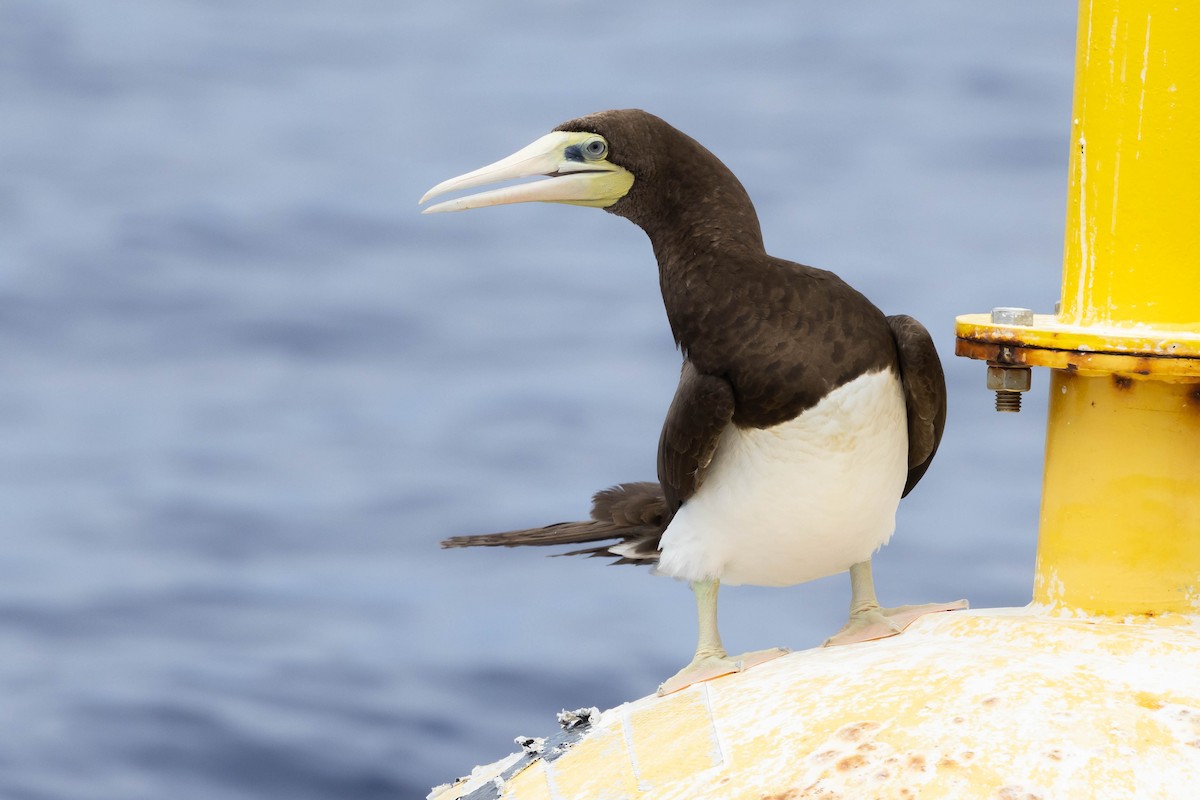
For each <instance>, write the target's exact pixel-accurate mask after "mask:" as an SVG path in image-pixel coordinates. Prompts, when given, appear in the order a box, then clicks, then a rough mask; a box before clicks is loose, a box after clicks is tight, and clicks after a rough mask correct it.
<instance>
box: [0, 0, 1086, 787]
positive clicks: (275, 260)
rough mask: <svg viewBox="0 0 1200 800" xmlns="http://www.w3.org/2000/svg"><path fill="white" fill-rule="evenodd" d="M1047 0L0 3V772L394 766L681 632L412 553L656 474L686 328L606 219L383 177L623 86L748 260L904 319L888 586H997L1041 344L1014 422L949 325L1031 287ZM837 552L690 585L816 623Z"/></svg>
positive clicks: (1028, 449)
mask: <svg viewBox="0 0 1200 800" xmlns="http://www.w3.org/2000/svg"><path fill="white" fill-rule="evenodd" d="M1074 21H1075V7H1074V5H1073V4H1069V3H1039V2H1032V1H1031V0H1026V2H1018V3H1009V4H990V5H988V4H979V3H955V2H944V1H943V2H932V1H931V0H925V1H920V0H918V1H917V2H912V3H903V4H894V3H867V4H862V3H854V4H830V3H814V2H796V0H786V1H785V0H768V1H767V2H762V3H755V4H732V3H714V2H688V3H684V2H671V1H664V2H659V3H643V2H633V0H610V2H607V3H604V4H597V3H564V2H549V1H548V0H543V1H542V2H536V1H532V0H531V1H529V2H512V3H493V2H485V0H471V1H470V2H443V3H415V2H410V3H396V2H385V1H384V0H346V1H345V2H339V3H320V2H296V1H295V0H292V1H291V2H284V0H239V1H238V2H222V1H220V0H207V2H202V1H201V0H190V1H189V0H162V1H161V2H153V3H151V2H145V1H144V0H108V1H107V2H104V3H99V2H88V1H87V0H74V1H73V2H72V1H70V0H3V1H2V2H0V375H2V380H0V476H2V477H0V526H2V528H3V530H2V538H0V800H50V799H53V800H76V799H77V798H78V799H79V800H85V799H86V800H98V799H101V798H112V799H113V800H143V799H145V800H149V799H151V798H155V799H157V798H163V797H171V798H176V799H177V800H191V799H192V798H196V799H197V800H199V799H201V798H203V799H204V800H217V799H224V798H230V799H236V800H241V799H242V798H264V797H288V798H297V799H303V798H314V799H315V798H323V799H324V798H330V799H332V798H339V799H341V800H350V799H353V800H367V799H370V800H374V799H375V798H413V797H423V796H424V794H425V792H426V791H427V790H428V788H429V787H430V786H431V785H433V784H436V783H441V782H444V781H447V780H451V779H453V778H454V777H455V776H456V775H459V774H462V773H464V772H466V771H469V769H470V768H471V767H472V766H473V765H475V764H476V763H480V762H484V761H490V760H494V759H495V758H498V757H500V756H502V755H504V754H506V753H508V752H510V751H511V750H512V749H513V748H514V745H513V744H512V738H513V737H514V736H516V735H518V734H531V735H541V734H544V733H545V732H546V731H547V730H550V729H552V728H553V727H554V712H556V711H558V710H559V709H562V708H576V707H580V706H591V705H596V706H600V707H602V708H603V707H608V706H612V705H615V704H618V703H620V702H623V701H625V700H629V699H633V698H636V697H639V696H641V695H644V694H646V693H648V692H649V691H652V690H653V688H654V687H655V685H656V684H657V682H658V681H660V680H661V679H662V678H663V677H665V676H666V675H669V674H670V673H671V672H673V671H674V670H675V669H676V668H678V666H680V664H681V663H682V662H683V661H685V660H686V659H687V658H688V657H689V656H690V651H691V648H692V646H693V644H694V638H693V637H694V612H693V608H692V599H691V596H690V593H689V592H688V591H687V588H686V586H683V585H680V584H678V583H675V582H673V581H670V580H666V579H661V578H651V577H649V576H648V575H647V574H646V573H645V571H643V570H638V569H634V568H609V567H606V566H603V565H602V564H601V563H600V562H597V561H588V560H573V559H552V558H549V559H548V558H543V557H542V553H541V552H529V551H525V552H522V551H507V550H505V551H499V552H498V551H487V552H470V551H453V552H443V551H440V550H439V549H438V547H437V542H438V540H439V539H440V538H442V537H445V536H448V535H453V534H461V533H473V532H487V531H492V530H500V529H507V528H515V527H523V526H529V525H537V524H545V523H548V522H553V521H557V520H561V519H569V518H577V517H579V516H581V515H583V514H585V513H586V510H587V507H588V500H589V497H590V495H591V493H592V492H594V491H595V490H597V489H600V488H603V487H605V486H608V485H611V484H613V483H616V482H619V481H623V480H636V479H648V478H652V477H653V475H654V448H655V444H656V441H657V436H658V428H659V425H660V424H661V421H662V418H663V415H664V413H665V410H666V408H667V405H668V403H669V402H670V398H671V393H672V391H673V388H674V381H675V376H676V375H677V365H678V354H677V353H676V352H675V351H674V349H673V347H672V342H671V338H670V333H669V331H668V329H667V326H666V321H665V318H664V315H663V312H662V308H661V301H660V299H659V297H658V295H657V276H656V273H655V265H654V261H653V257H652V254H651V252H650V247H649V244H648V242H647V241H646V239H645V237H644V235H643V234H642V233H641V231H639V230H638V229H636V228H635V227H634V226H632V225H629V224H628V223H627V222H625V221H624V220H620V219H618V218H616V217H613V216H611V215H608V214H604V213H600V212H597V211H594V210H589V209H579V208H571V207H565V206H536V205H523V206H511V207H504V208H494V209H483V210H480V211H475V212H470V213H467V214H448V215H437V216H429V217H423V216H421V215H420V214H419V213H418V208H417V199H418V198H419V197H420V196H421V194H422V193H423V192H424V191H425V190H426V189H427V188H429V187H430V186H432V185H433V184H435V183H437V182H438V181H441V180H442V179H444V178H447V177H450V176H452V175H456V174H459V173H461V172H465V171H467V170H469V169H473V168H475V167H477V166H480V165H482V164H484V163H488V162H490V161H492V160H494V159H496V158H499V157H501V156H504V155H507V154H508V153H510V152H512V151H513V150H515V149H517V148H518V147H520V146H522V145H524V144H526V143H527V142H529V141H532V140H533V139H534V138H536V137H538V136H540V135H541V134H543V133H545V132H546V131H548V130H549V129H550V128H551V127H553V126H554V125H555V124H557V123H558V122H560V121H562V120H564V119H567V118H571V117H575V116H578V115H580V114H583V113H587V112H590V111H595V110H600V109H603V108H610V107H628V106H638V107H642V108H646V109H648V110H650V111H653V112H654V113H657V114H659V115H660V116H663V117H664V118H666V119H667V120H669V121H671V122H672V123H673V124H675V125H677V126H678V127H680V128H682V129H684V130H686V131H688V132H689V133H690V134H692V135H693V136H694V137H696V138H697V139H699V140H700V141H702V142H704V143H705V144H706V145H707V146H708V147H709V148H710V149H712V150H713V151H714V152H716V153H717V154H718V155H719V156H721V157H722V158H723V159H724V160H725V161H726V163H728V164H729V165H730V166H731V167H732V168H733V170H734V171H735V172H736V173H737V174H738V175H739V176H740V177H741V179H742V180H743V182H744V183H745V185H746V186H747V188H748V190H749V191H750V194H751V196H752V197H753V198H754V199H755V201H756V204H757V206H758V208H759V211H760V215H761V217H762V223H763V229H764V232H765V236H766V240H767V244H768V248H769V249H770V250H771V251H772V252H773V253H775V254H777V255H780V256H784V257H788V258H791V259H794V260H799V261H804V262H806V263H810V264H814V265H817V266H821V267H825V268H828V269H833V270H835V271H837V272H839V273H840V274H841V275H843V276H844V277H846V278H847V279H848V280H849V281H850V282H851V283H853V284H854V285H856V286H857V287H859V288H860V289H861V290H863V291H864V292H865V293H866V294H867V295H868V296H870V297H872V298H873V299H874V300H875V301H876V302H877V303H878V304H879V305H880V306H881V307H883V308H884V309H885V310H886V311H888V312H889V313H896V312H901V311H903V312H906V313H911V314H913V315H915V316H917V317H918V318H920V319H922V320H923V321H924V322H925V323H926V324H927V325H928V326H929V327H930V329H931V330H932V331H933V332H934V334H935V337H936V339H937V343H938V346H939V348H940V349H941V351H942V354H943V357H944V359H945V361H946V367H947V375H948V380H949V385H950V393H951V397H950V403H951V407H950V421H949V424H948V427H947V431H946V437H945V440H944V442H943V445H942V449H941V451H940V452H939V454H938V456H937V459H936V461H935V462H934V465H933V467H932V469H931V470H930V472H929V474H928V475H927V476H926V478H925V479H924V481H923V482H922V484H921V486H920V487H919V488H918V489H917V491H915V492H914V493H913V495H912V496H911V497H910V498H909V499H908V500H906V501H905V503H904V504H903V505H902V508H901V512H900V517H899V527H898V531H897V534H896V537H895V539H894V540H893V543H892V544H890V545H889V546H888V547H887V548H885V549H884V550H883V551H882V552H881V554H880V555H879V556H878V558H877V561H876V570H875V571H876V576H877V581H878V585H879V590H880V595H881V599H882V600H883V601H884V602H888V603H900V602H912V601H925V600H934V599H942V600H945V599H953V598H957V597H960V596H966V597H968V598H969V599H970V600H971V601H972V603H973V604H975V605H977V606H993V605H1020V604H1023V603H1025V602H1027V601H1028V599H1029V594H1030V586H1031V580H1032V564H1033V550H1034V544H1035V537H1036V521H1037V502H1038V489H1039V480H1040V465H1041V447H1042V436H1043V430H1044V417H1045V399H1044V397H1045V376H1044V375H1036V376H1035V388H1034V392H1032V393H1031V395H1030V396H1029V397H1027V398H1026V407H1027V409H1028V410H1027V411H1025V412H1023V413H1022V414H1020V415H1016V416H1013V415H1005V416H1000V415H997V414H995V413H994V412H992V411H991V410H990V409H991V402H992V401H991V397H990V395H989V394H988V393H987V392H986V391H985V390H984V370H983V367H982V365H980V364H978V363H975V362H965V361H962V360H960V359H955V358H953V356H952V352H953V319H954V316H955V315H956V314H960V313H966V312H974V311H984V310H987V309H989V308H991V307H992V306H996V305H1026V306H1031V307H1034V308H1036V309H1037V310H1039V311H1048V310H1049V309H1050V308H1052V306H1053V303H1054V301H1055V299H1056V298H1057V291H1058V281H1059V274H1060V263H1061V262H1060V259H1061V245H1062V227H1063V214H1064V197H1065V187H1066V161H1067V156H1068V142H1067V136H1068V133H1069V122H1070V118H1069V117H1070V92H1071V69H1072V64H1073V43H1074ZM848 599H849V587H848V581H847V580H846V579H845V577H844V576H835V577H832V578H828V579H824V580H821V581H817V582H815V583H813V584H809V585H805V586H799V587H794V588H790V589H755V588H732V589H729V590H727V591H725V592H723V593H722V630H723V633H724V635H725V639H726V641H727V643H728V645H729V646H730V648H731V649H749V648H761V647H766V646H770V645H786V646H789V647H793V648H803V647H809V646H813V645H815V644H818V643H819V642H820V641H821V640H822V639H823V638H824V637H825V636H827V635H828V634H829V633H830V632H831V631H833V630H836V628H837V627H838V626H839V625H840V624H841V622H842V621H843V616H844V613H845V605H846V603H847V602H848Z"/></svg>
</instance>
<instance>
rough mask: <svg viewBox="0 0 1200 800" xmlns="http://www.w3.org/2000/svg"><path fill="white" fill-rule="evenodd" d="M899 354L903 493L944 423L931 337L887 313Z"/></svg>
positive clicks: (942, 384) (942, 387)
mask: <svg viewBox="0 0 1200 800" xmlns="http://www.w3.org/2000/svg"><path fill="white" fill-rule="evenodd" d="M887 321H888V327H890V328H891V329H892V336H893V337H894V338H895V339H896V350H897V352H898V353H899V355H900V379H901V381H902V382H903V384H904V400H905V402H906V403H907V404H908V480H907V482H906V483H905V484H904V494H905V495H907V494H908V493H909V492H911V491H912V489H913V487H914V486H916V485H917V482H918V481H919V480H921V476H922V475H924V474H925V470H927V469H929V463H930V462H931V461H933V455H934V453H936V452H937V449H938V443H940V442H941V441H942V429H943V428H945V427H946V377H945V375H943V374H942V362H941V359H939V358H938V354H937V349H936V348H935V347H934V346H933V338H932V337H930V335H929V331H927V330H925V326H924V325H922V324H921V323H919V322H917V321H916V320H915V319H913V318H912V317H909V316H905V315H903V314H901V315H898V316H894V317H888V318H887Z"/></svg>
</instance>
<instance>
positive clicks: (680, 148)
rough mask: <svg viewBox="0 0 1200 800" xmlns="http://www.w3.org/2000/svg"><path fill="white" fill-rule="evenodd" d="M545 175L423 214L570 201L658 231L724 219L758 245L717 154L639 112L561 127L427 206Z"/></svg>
mask: <svg viewBox="0 0 1200 800" xmlns="http://www.w3.org/2000/svg"><path fill="white" fill-rule="evenodd" d="M539 176H540V177H542V180H534V181H530V182H525V183H515V184H511V185H508V186H502V187H500V188H497V189H491V190H489V191H485V192H480V193H478V194H472V195H467V196H465V197H459V198H456V199H453V200H445V201H443V202H441V203H437V204H435V205H432V206H429V207H427V208H426V209H425V211H424V213H426V214H430V213H436V212H440V211H463V210H466V209H469V208H481V207H483V206H495V205H504V204H507V203H528V202H534V201H537V202H543V203H568V204H571V205H579V206H592V207H595V208H603V209H606V210H608V211H611V212H612V213H614V214H618V215H620V216H623V217H626V218H627V219H630V220H631V221H633V222H635V223H637V224H638V225H640V226H641V227H643V228H645V229H646V231H647V232H648V233H650V234H651V237H652V238H653V237H654V229H655V228H660V227H662V226H664V225H669V224H670V225H673V224H677V223H678V222H679V221H680V220H682V219H687V218H691V219H693V220H696V219H701V218H705V219H707V218H709V217H711V216H713V215H717V214H720V215H724V220H725V221H726V222H728V223H734V227H740V228H743V229H744V230H746V231H747V232H751V235H752V237H753V238H755V239H757V240H758V241H761V235H760V234H759V232H758V220H757V217H756V216H755V215H754V210H753V205H752V204H751V203H750V198H749V197H748V196H747V195H746V193H745V190H744V189H743V188H742V185H741V183H739V182H738V180H737V178H736V177H734V175H733V173H732V172H730V171H729V169H728V168H727V167H726V166H725V165H724V164H722V163H721V161H720V160H719V159H717V157H716V156H714V155H713V154H712V153H710V152H709V151H708V150H706V149H705V148H704V147H703V146H701V145H700V144H699V143H698V142H696V141H695V140H694V139H692V138H691V137H689V136H687V135H686V134H684V133H683V132H681V131H679V130H677V129H675V128H674V127H672V126H671V125H669V124H667V123H666V122H664V121H663V120H661V119H659V118H658V117H656V116H654V115H653V114H649V113H647V112H645V111H641V110H639V109H623V110H616V111H600V112H598V113H595V114H589V115H587V116H585V117H579V118H578V119H573V120H570V121H568V122H564V123H563V124H561V125H559V126H558V127H557V128H555V129H554V131H552V132H551V133H548V134H546V135H545V136H543V137H541V138H540V139H538V140H537V141H535V142H533V143H532V144H530V145H527V146H526V147H523V148H521V149H520V150H518V151H517V152H515V153H513V154H512V155H510V156H508V157H507V158H502V159H500V160H499V161H496V162H494V163H492V164H488V165H487V166H486V167H481V168H479V169H477V170H474V171H472V172H468V173H466V174H464V175H459V176H458V177H456V178H451V179H450V180H447V181H443V182H441V183H439V184H438V185H437V186H434V187H433V188H432V189H430V190H429V191H428V192H426V193H425V196H424V197H422V198H421V202H422V203H424V202H426V201H428V200H431V199H433V198H435V197H439V196H441V195H444V194H448V193H450V192H454V191H458V190H462V189H472V188H476V187H479V186H486V185H489V184H494V183H499V182H502V181H511V180H518V179H521V178H533V177H539Z"/></svg>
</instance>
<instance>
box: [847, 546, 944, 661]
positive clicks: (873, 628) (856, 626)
mask: <svg viewBox="0 0 1200 800" xmlns="http://www.w3.org/2000/svg"><path fill="white" fill-rule="evenodd" d="M850 591H851V598H850V619H849V620H848V621H847V622H846V624H845V625H844V626H842V629H841V630H840V631H838V632H837V633H835V634H834V635H833V636H831V637H829V638H828V639H826V640H825V646H826V647H832V646H833V645H838V644H851V643H853V642H866V641H870V640H871V639H885V638H887V637H888V636H895V635H896V634H897V633H900V632H901V631H902V630H904V629H905V628H907V627H908V626H909V625H911V624H912V623H913V620H915V619H916V618H917V617H920V616H924V615H925V614H932V613H934V612H936V611H957V610H959V609H963V608H967V607H968V605H967V601H966V600H955V601H954V602H953V603H926V604H924V605H917V606H896V607H895V608H880V606H879V601H878V600H876V599H875V579H874V578H872V577H871V561H870V560H869V559H868V560H867V561H863V562H861V563H859V564H855V565H854V566H852V567H850Z"/></svg>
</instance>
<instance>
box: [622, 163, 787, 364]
mask: <svg viewBox="0 0 1200 800" xmlns="http://www.w3.org/2000/svg"><path fill="white" fill-rule="evenodd" d="M680 196H681V197H683V198H688V199H687V200H686V201H681V202H680V203H679V204H677V205H674V206H671V205H668V206H667V213H665V214H662V215H660V216H659V217H657V218H656V219H655V220H654V221H653V222H652V223H651V224H649V225H643V226H642V227H643V229H645V231H646V233H647V234H648V235H649V236H650V241H651V243H652V244H653V246H654V255H655V257H656V258H657V260H658V270H659V285H660V286H661V288H662V295H663V304H664V306H665V307H666V311H667V319H668V320H669V321H670V324H671V332H672V333H673V334H674V337H675V341H676V343H677V344H678V345H680V347H681V348H683V350H684V351H685V352H692V351H694V350H695V349H696V347H697V346H698V345H699V344H700V339H701V338H702V337H703V336H705V335H707V334H706V326H705V325H704V324H703V319H704V317H705V316H706V314H707V312H708V311H709V310H711V309H713V308H714V307H717V306H722V305H726V304H728V303H730V302H731V301H732V300H733V299H734V297H733V296H734V294H736V293H737V287H738V285H739V284H740V283H741V282H743V281H744V280H747V279H753V277H752V276H750V275H746V274H744V273H745V272H746V271H747V270H749V269H753V268H754V267H755V266H761V265H762V264H763V263H764V261H765V259H764V256H765V250H764V248H763V241H762V231H761V228H760V227H759V224H758V215H757V214H756V213H755V211H754V205H753V204H752V203H751V202H750V198H749V197H748V196H747V195H746V193H745V192H744V191H743V190H742V187H741V185H740V184H737V183H733V184H724V185H723V187H722V188H718V189H715V190H709V191H707V192H705V191H703V190H700V191H697V192H694V193H688V192H681V193H680Z"/></svg>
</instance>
